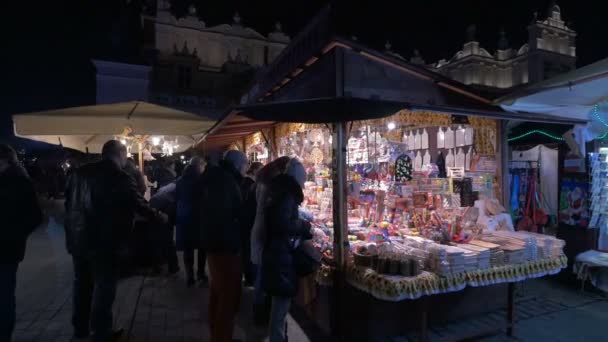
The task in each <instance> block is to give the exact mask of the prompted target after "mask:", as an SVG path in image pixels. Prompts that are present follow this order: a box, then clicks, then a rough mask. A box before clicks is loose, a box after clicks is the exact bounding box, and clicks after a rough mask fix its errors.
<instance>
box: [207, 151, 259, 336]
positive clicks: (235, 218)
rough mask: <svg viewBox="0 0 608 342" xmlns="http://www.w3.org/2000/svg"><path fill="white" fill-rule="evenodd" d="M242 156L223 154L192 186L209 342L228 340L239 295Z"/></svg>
mask: <svg viewBox="0 0 608 342" xmlns="http://www.w3.org/2000/svg"><path fill="white" fill-rule="evenodd" d="M246 166H247V158H246V156H245V154H243V153H242V152H239V151H235V150H231V151H228V152H226V154H225V155H224V159H223V160H221V161H220V163H219V166H208V167H207V169H206V170H205V172H204V173H203V174H202V176H201V177H200V179H199V181H198V184H197V185H196V192H197V194H198V196H199V202H198V203H199V204H198V205H199V215H200V228H201V246H202V248H203V249H204V250H205V251H206V252H207V262H208V264H209V273H210V276H211V279H210V283H209V287H210V289H209V292H210V293H209V326H210V330H211V339H210V340H211V342H225V341H231V339H232V331H233V329H234V319H235V316H236V313H237V311H238V307H239V302H240V295H241V277H242V270H241V256H240V254H239V253H240V248H241V245H240V220H239V218H240V214H241V212H240V211H241V209H242V205H243V202H242V194H241V188H240V186H241V182H242V180H243V176H242V174H243V173H244V172H245V167H246Z"/></svg>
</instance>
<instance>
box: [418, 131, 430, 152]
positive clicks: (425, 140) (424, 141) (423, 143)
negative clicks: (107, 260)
mask: <svg viewBox="0 0 608 342" xmlns="http://www.w3.org/2000/svg"><path fill="white" fill-rule="evenodd" d="M420 147H421V148H423V149H425V148H429V133H428V132H427V131H426V128H424V129H423V130H422V135H421V136H420Z"/></svg>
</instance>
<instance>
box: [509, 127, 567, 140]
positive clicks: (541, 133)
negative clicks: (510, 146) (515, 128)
mask: <svg viewBox="0 0 608 342" xmlns="http://www.w3.org/2000/svg"><path fill="white" fill-rule="evenodd" d="M532 134H540V135H544V136H546V137H548V138H551V139H554V140H558V141H564V138H562V137H559V136H557V135H553V134H551V133H547V132H545V131H542V130H540V129H534V130H531V131H528V132H526V133H524V134H521V135H518V136H515V137H512V138H509V139H507V141H508V142H511V141H515V140H519V139H523V138H525V137H527V136H530V135H532Z"/></svg>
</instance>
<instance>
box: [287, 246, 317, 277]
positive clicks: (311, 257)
mask: <svg viewBox="0 0 608 342" xmlns="http://www.w3.org/2000/svg"><path fill="white" fill-rule="evenodd" d="M322 257H323V255H322V254H321V252H319V250H318V249H317V248H315V246H314V245H313V243H312V240H304V241H301V242H300V243H299V244H298V246H297V247H296V248H295V249H294V251H293V263H294V266H295V269H296V274H297V275H298V276H300V277H304V276H307V275H309V274H312V273H314V272H316V271H317V270H318V269H319V267H321V258H322Z"/></svg>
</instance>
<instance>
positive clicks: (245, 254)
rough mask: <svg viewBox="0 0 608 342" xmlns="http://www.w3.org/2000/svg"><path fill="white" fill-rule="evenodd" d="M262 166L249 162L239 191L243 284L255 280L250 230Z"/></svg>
mask: <svg viewBox="0 0 608 342" xmlns="http://www.w3.org/2000/svg"><path fill="white" fill-rule="evenodd" d="M263 166H264V164H262V163H260V162H254V163H251V165H250V166H249V169H248V170H247V173H246V174H245V177H244V178H243V183H242V185H241V193H242V194H243V210H242V219H241V228H242V229H241V258H242V262H243V275H244V276H245V286H253V284H254V280H255V270H256V267H255V265H254V264H253V263H252V262H251V258H250V257H249V256H250V255H251V230H252V229H253V223H254V221H255V213H256V205H257V201H256V198H255V191H256V175H257V173H258V171H260V169H261V168H262V167H263Z"/></svg>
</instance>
